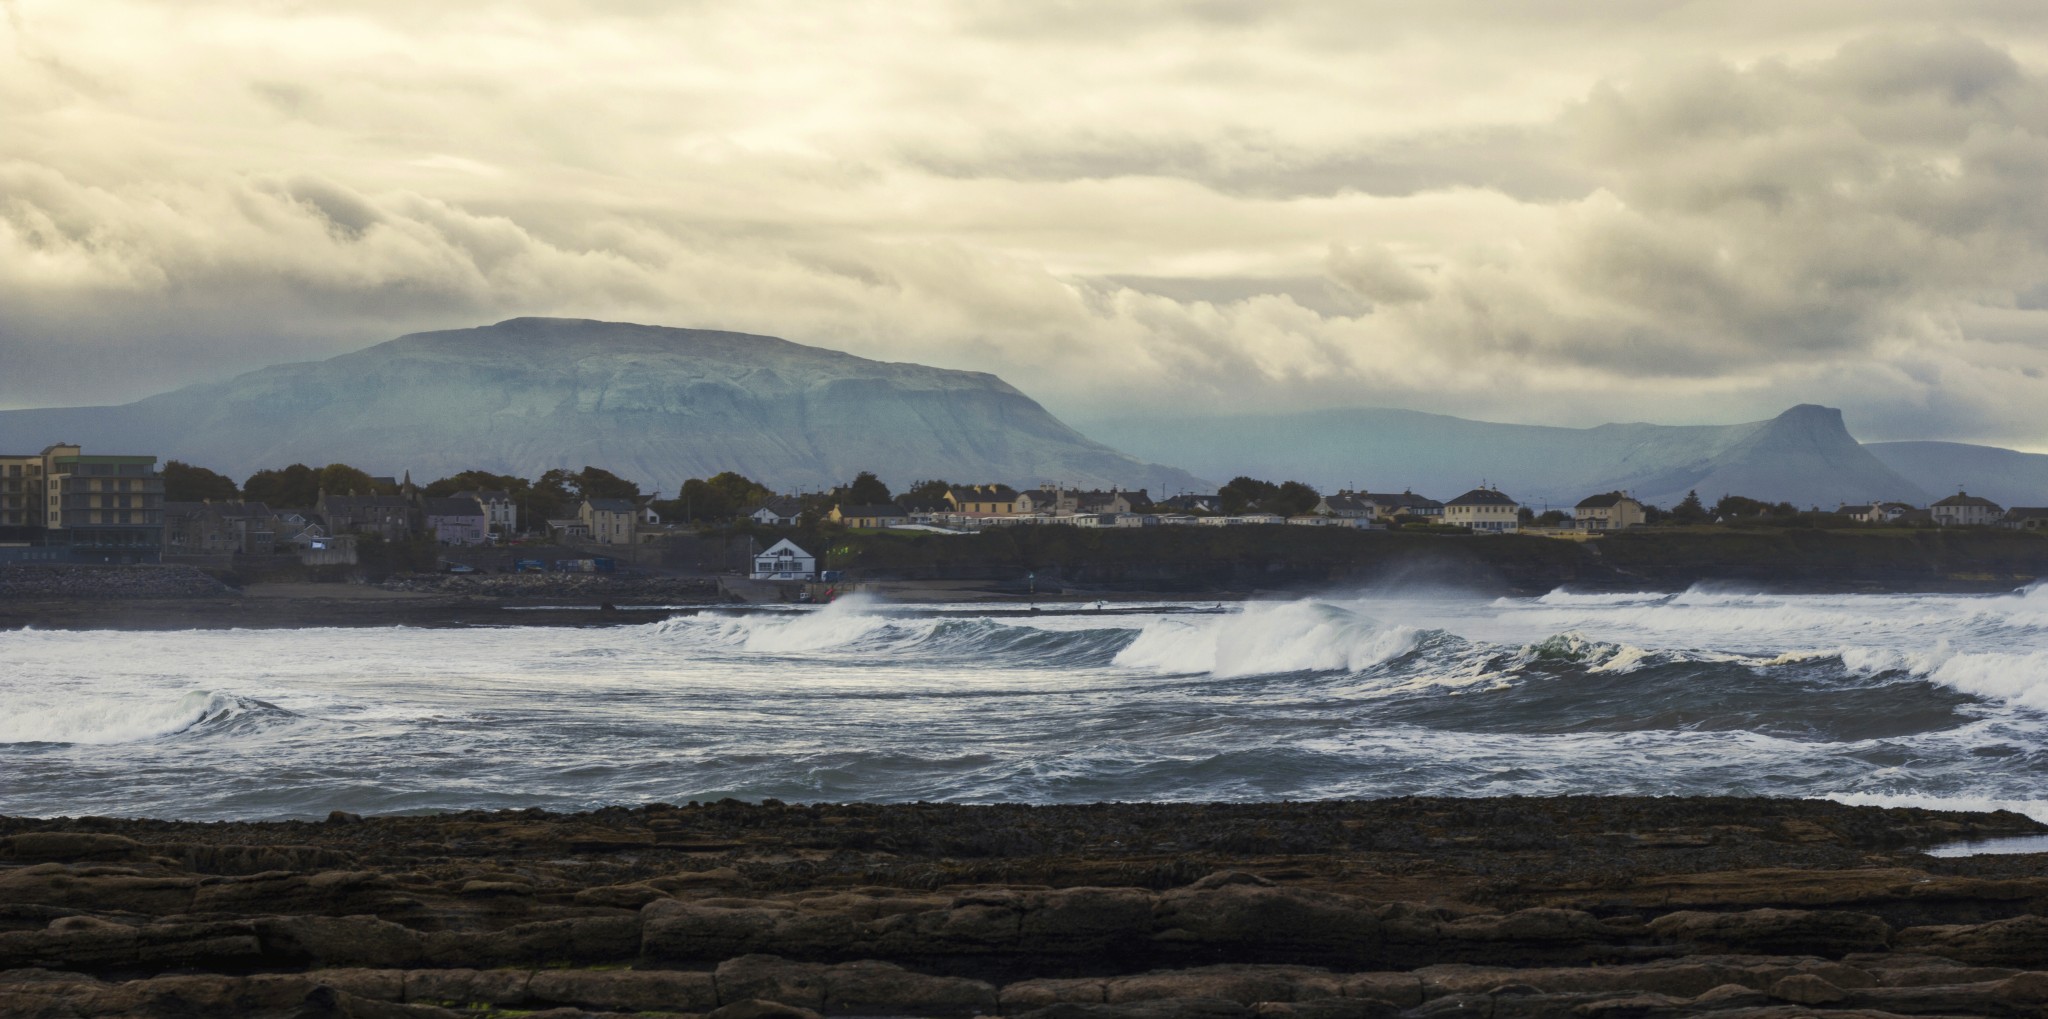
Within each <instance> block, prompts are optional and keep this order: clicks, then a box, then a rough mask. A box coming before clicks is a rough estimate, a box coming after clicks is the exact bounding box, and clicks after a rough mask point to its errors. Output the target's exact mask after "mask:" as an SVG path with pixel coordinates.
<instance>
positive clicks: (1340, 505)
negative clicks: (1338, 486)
mask: <svg viewBox="0 0 2048 1019" xmlns="http://www.w3.org/2000/svg"><path fill="white" fill-rule="evenodd" d="M1323 501H1324V502H1325V503H1328V504H1329V506H1330V508H1331V509H1351V510H1367V509H1373V508H1375V507H1376V506H1377V505H1378V504H1377V503H1374V502H1373V501H1372V500H1371V499H1368V498H1366V497H1365V496H1362V495H1352V494H1351V493H1349V492H1339V493H1337V494H1336V495H1326V496H1323Z"/></svg>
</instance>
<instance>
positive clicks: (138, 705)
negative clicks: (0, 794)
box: [0, 690, 297, 745]
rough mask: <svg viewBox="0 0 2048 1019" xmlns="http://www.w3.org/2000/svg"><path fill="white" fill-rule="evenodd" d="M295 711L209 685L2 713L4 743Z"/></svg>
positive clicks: (105, 737) (158, 731)
mask: <svg viewBox="0 0 2048 1019" xmlns="http://www.w3.org/2000/svg"><path fill="white" fill-rule="evenodd" d="M291 717H297V716H295V715H294V714H293V713H292V712H290V711H286V710H285V709H283V708H280V707H278V706H277V705H275V704H270V703H267V702H265V701H259V700H255V699H254V698H249V697H239V696H236V695H234V694H230V693H220V692H216V691H209V690H192V691H188V692H186V693H184V694H180V695H178V696H176V697H174V698H166V699H161V700H153V701H140V702H138V701H136V700H133V699H129V698H122V699H118V700H115V699H98V698H84V699H80V700H75V701H69V702H66V703H61V704H55V705H43V706H38V705H34V704H24V705H19V706H17V707H16V708H15V709H14V710H13V711H11V712H10V713H9V714H8V715H7V716H5V717H4V718H0V744H9V743H14V744H25V743H74V744H77V743H82V744H89V745H107V744H115V743H133V742H138V741H141V740H150V739H159V738H162V737H165V736H175V735H178V734H181V733H188V732H202V731H206V732H214V731H218V732H235V731H246V730H248V729H250V728H252V727H254V726H260V725H262V724H265V723H267V722H268V721H270V720H274V719H278V718H291Z"/></svg>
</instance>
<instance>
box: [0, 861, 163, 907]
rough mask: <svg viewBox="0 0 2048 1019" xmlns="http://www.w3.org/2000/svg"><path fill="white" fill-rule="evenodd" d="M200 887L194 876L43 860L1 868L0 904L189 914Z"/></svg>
mask: <svg viewBox="0 0 2048 1019" xmlns="http://www.w3.org/2000/svg"><path fill="white" fill-rule="evenodd" d="M198 887H199V879H198V878H195V877H189V876H184V875H164V874H145V873H143V872H141V871H139V870H135V869H133V868H128V867H99V866H71V865H68V864H62V863H43V864H37V865H36V866H33V867H24V868H21V869H19V870H14V871H7V872H0V902H13V903H32V904H36V905H44V906H63V907H66V908H69V909H85V910H93V911H96V912H120V913H149V914H157V915H162V914H166V913H184V912H189V911H190V909H191V906H192V900H193V895H194V893H195V892H196V891H197V889H198Z"/></svg>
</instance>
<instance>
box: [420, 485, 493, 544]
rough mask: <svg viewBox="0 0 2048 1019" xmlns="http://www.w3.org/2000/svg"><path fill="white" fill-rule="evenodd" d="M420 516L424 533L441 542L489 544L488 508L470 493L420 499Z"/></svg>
mask: <svg viewBox="0 0 2048 1019" xmlns="http://www.w3.org/2000/svg"><path fill="white" fill-rule="evenodd" d="M420 516H421V517H422V518H424V520H425V527H426V533H428V534H430V535H432V536H433V538H434V540H435V541H437V542H440V543H441V544H443V545H488V544H490V541H491V515H490V511H489V510H486V509H484V504H483V503H481V502H479V501H477V499H476V498H475V497H473V496H460V495H457V496H449V497H447V498H445V499H436V498H427V499H421V500H420Z"/></svg>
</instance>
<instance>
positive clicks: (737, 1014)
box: [704, 998, 824, 1019]
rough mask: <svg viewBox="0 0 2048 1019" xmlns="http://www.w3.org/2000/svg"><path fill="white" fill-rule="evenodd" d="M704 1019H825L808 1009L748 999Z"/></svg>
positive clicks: (724, 1006)
mask: <svg viewBox="0 0 2048 1019" xmlns="http://www.w3.org/2000/svg"><path fill="white" fill-rule="evenodd" d="M704 1019H824V1017H823V1016H820V1015H819V1014H818V1013H816V1012H813V1011H811V1010H810V1009H808V1008H799V1007H797V1006H795V1005H785V1004H783V1003H782V1002H779V1001H762V1000H760V999H758V998H748V999H746V1000H744V1001H735V1002H733V1003H732V1004H730V1005H723V1006H720V1007H718V1008H715V1009H713V1010H711V1012H710V1013H708V1014H707V1015H705V1017H704Z"/></svg>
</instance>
